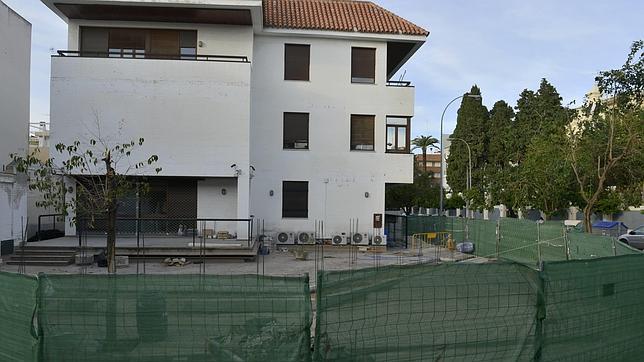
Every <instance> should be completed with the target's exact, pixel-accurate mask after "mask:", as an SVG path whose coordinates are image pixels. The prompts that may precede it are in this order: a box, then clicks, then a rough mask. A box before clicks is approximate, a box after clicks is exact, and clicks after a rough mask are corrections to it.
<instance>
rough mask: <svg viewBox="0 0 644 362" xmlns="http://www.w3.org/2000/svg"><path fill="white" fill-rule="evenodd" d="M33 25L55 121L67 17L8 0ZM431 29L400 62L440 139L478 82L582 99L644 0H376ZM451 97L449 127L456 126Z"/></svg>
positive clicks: (28, 0) (37, 94)
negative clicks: (52, 78)
mask: <svg viewBox="0 0 644 362" xmlns="http://www.w3.org/2000/svg"><path fill="white" fill-rule="evenodd" d="M2 1H4V2H5V3H6V4H7V5H9V6H10V7H11V8H13V9H14V10H16V11H17V12H18V13H20V14H21V15H22V16H23V17H25V18H26V19H27V20H28V21H30V22H31V23H32V24H33V29H32V48H33V52H32V58H31V59H32V75H31V95H32V99H31V120H32V122H37V121H40V120H48V119H49V68H50V66H49V64H50V59H49V57H50V55H51V54H52V53H53V52H54V49H55V50H58V49H66V48H67V44H66V43H67V41H66V27H65V23H64V22H63V21H62V20H60V19H59V18H58V17H57V16H56V15H54V14H53V13H52V12H51V11H49V10H48V9H47V8H46V7H45V6H44V5H42V4H41V2H40V0H2ZM375 2H376V3H378V4H380V5H382V6H384V7H385V8H387V9H389V10H391V11H393V12H395V13H397V14H398V15H401V16H403V17H405V18H407V19H409V20H411V21H413V22H414V23H416V24H418V25H421V26H423V27H424V28H426V29H427V30H429V31H430V33H431V34H430V36H429V39H428V41H427V43H426V44H425V45H424V46H423V47H422V48H421V49H420V50H419V51H418V53H416V55H415V56H414V57H413V58H412V60H411V61H410V62H409V63H407V65H405V66H404V67H403V70H406V71H407V73H406V76H405V79H406V80H410V81H412V82H413V83H414V84H415V86H416V116H415V118H414V120H413V131H412V133H413V135H414V136H415V135H418V134H424V135H428V134H431V135H433V136H435V137H437V138H438V134H439V129H440V126H439V121H440V115H441V113H442V111H443V108H444V107H445V105H446V104H447V103H448V102H449V101H450V100H451V99H452V98H454V97H456V96H458V95H461V94H463V93H464V92H466V91H467V90H469V88H470V87H471V86H472V85H473V84H477V85H478V86H479V87H480V88H481V90H482V92H483V98H484V99H483V101H484V103H485V105H487V106H488V107H491V106H492V105H493V104H494V102H496V101H497V100H499V99H503V100H505V101H507V102H508V103H510V104H512V105H515V103H516V100H517V97H518V95H519V93H520V92H521V91H522V90H523V89H525V88H529V89H535V88H537V87H538V85H539V81H540V79H541V78H547V79H548V80H549V81H550V82H551V83H553V84H554V85H555V87H557V89H558V90H559V93H561V95H562V96H563V97H564V101H565V103H568V102H570V101H572V100H576V101H577V102H580V101H582V100H583V97H584V94H585V93H586V92H587V91H588V90H589V89H590V88H591V87H592V85H593V79H594V76H595V75H596V74H597V72H598V71H600V70H606V69H612V68H617V67H619V66H620V65H622V64H623V62H624V60H625V59H626V54H627V52H628V49H629V46H630V44H631V43H632V42H633V41H634V40H637V39H644V25H643V22H642V21H643V20H642V19H643V18H642V14H644V1H641V0H611V1H605V0H602V1H597V0H566V1H562V0H539V1H521V0H489V1H474V0H468V1H466V0H451V1H445V0H440V1H439V0H375ZM457 108H458V104H454V105H453V106H452V107H451V108H450V110H449V111H448V113H447V114H446V117H445V129H446V131H447V132H449V131H451V130H452V129H453V128H454V125H455V117H456V109H457Z"/></svg>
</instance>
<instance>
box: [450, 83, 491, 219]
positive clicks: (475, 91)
mask: <svg viewBox="0 0 644 362" xmlns="http://www.w3.org/2000/svg"><path fill="white" fill-rule="evenodd" d="M468 94H470V95H481V90H480V89H479V88H478V87H477V86H476V85H475V86H473V87H472V89H471V90H470V91H469V92H468ZM488 120H489V114H488V110H487V108H486V107H485V106H484V105H483V101H482V98H472V97H463V100H462V101H461V106H460V108H459V110H458V116H457V118H456V128H455V129H454V133H453V134H452V137H453V138H460V139H462V140H464V141H466V142H467V144H469V146H470V148H471V151H472V190H471V191H470V192H468V193H467V196H466V197H467V198H468V199H469V200H471V201H472V205H473V206H475V207H476V206H483V205H484V204H485V188H484V184H485V183H484V179H485V166H486V163H487V145H488V140H487V134H488ZM468 158H469V157H468V149H467V146H466V144H465V143H464V142H462V141H457V140H453V141H452V142H451V145H450V151H449V156H448V159H447V165H448V166H447V182H448V183H449V186H450V188H451V189H452V190H453V191H454V192H455V193H465V191H466V189H467V174H468V167H469V161H468Z"/></svg>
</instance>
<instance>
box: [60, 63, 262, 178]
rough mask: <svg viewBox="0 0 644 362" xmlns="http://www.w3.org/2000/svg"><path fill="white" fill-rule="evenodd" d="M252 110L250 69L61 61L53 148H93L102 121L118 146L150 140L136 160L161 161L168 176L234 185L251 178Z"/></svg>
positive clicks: (245, 65)
mask: <svg viewBox="0 0 644 362" xmlns="http://www.w3.org/2000/svg"><path fill="white" fill-rule="evenodd" d="M249 103H250V64H248V63H227V62H201V61H180V60H152V59H109V58H71V57H54V58H52V83H51V144H52V145H55V144H57V143H59V142H63V143H65V144H70V143H72V142H74V141H75V140H81V141H87V140H88V139H89V137H90V136H91V132H94V133H96V129H97V126H96V120H97V119H98V122H99V124H100V128H101V134H102V138H106V139H108V141H112V142H111V144H114V142H125V141H129V140H138V139H139V137H143V138H144V139H145V143H144V145H143V147H142V148H141V149H140V150H139V152H138V153H134V154H133V155H132V156H131V157H130V158H129V160H131V161H139V160H141V159H147V157H148V156H149V155H152V154H156V155H158V156H159V163H158V165H159V166H160V167H162V168H163V171H162V173H161V174H160V175H162V176H206V177H216V176H218V177H228V176H232V175H233V173H234V170H233V169H232V168H231V167H230V166H231V165H232V164H237V165H238V166H239V167H240V168H241V169H242V170H244V171H245V172H247V170H248V167H247V165H248V159H249V146H248V144H249V118H250V114H249V112H250V106H249ZM51 155H52V156H53V157H56V156H58V157H60V154H58V152H56V151H55V150H53V149H52V150H51ZM125 165H127V163H125V164H123V166H125ZM140 173H146V174H151V173H154V169H153V168H146V169H145V170H144V171H142V172H140Z"/></svg>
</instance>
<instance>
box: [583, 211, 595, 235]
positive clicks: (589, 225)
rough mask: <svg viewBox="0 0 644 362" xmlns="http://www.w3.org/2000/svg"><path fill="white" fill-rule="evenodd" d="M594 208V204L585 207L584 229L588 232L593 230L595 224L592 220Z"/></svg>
mask: <svg viewBox="0 0 644 362" xmlns="http://www.w3.org/2000/svg"><path fill="white" fill-rule="evenodd" d="M592 210H593V209H592V205H586V206H585V207H584V231H585V232H587V233H592V232H593V225H592V223H591V221H590V217H591V216H592V214H593V213H592Z"/></svg>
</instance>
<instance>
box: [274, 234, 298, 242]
mask: <svg viewBox="0 0 644 362" xmlns="http://www.w3.org/2000/svg"><path fill="white" fill-rule="evenodd" d="M275 244H277V245H295V233H293V232H288V231H280V232H278V233H277V235H276V236H275Z"/></svg>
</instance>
